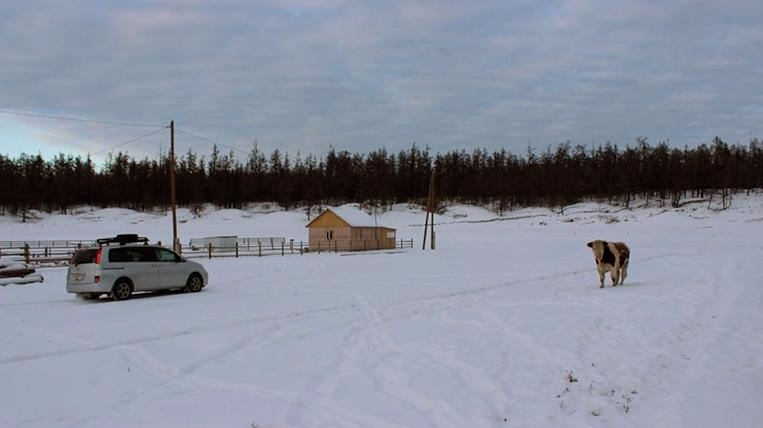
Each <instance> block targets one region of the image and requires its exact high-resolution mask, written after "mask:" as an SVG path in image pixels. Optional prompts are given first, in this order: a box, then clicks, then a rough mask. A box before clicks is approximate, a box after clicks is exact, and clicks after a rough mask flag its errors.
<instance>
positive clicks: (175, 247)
mask: <svg viewBox="0 0 763 428" xmlns="http://www.w3.org/2000/svg"><path fill="white" fill-rule="evenodd" d="M170 199H171V205H172V249H173V250H175V251H177V252H178V253H179V252H180V251H181V248H180V240H178V222H177V207H176V200H175V121H174V120H171V121H170Z"/></svg>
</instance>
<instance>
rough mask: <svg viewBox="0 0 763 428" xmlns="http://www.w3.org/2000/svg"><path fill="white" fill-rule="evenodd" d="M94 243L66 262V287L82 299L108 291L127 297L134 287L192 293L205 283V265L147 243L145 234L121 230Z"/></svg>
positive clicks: (108, 292)
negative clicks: (117, 233)
mask: <svg viewBox="0 0 763 428" xmlns="http://www.w3.org/2000/svg"><path fill="white" fill-rule="evenodd" d="M97 243H98V246H96V247H90V248H83V249H80V250H77V251H76V252H75V253H74V254H73V255H72V258H71V260H70V262H69V270H68V272H67V275H66V291H68V292H69V293H75V294H77V296H79V297H81V298H83V299H97V298H99V297H100V296H101V295H102V294H108V295H109V297H110V298H111V299H113V300H126V299H129V298H130V296H131V295H132V293H133V292H136V291H158V290H171V289H181V290H185V291H188V292H194V293H195V292H198V291H201V289H202V288H204V287H205V286H206V285H207V281H208V274H207V271H206V270H205V269H204V266H202V265H201V264H199V263H197V262H194V261H191V260H187V259H186V258H184V257H183V256H181V255H179V254H177V253H176V252H174V251H172V250H170V249H168V248H164V247H162V246H161V245H150V244H149V243H148V239H147V238H145V237H140V236H138V235H135V234H122V235H117V236H115V237H113V238H103V239H99V240H98V241H97Z"/></svg>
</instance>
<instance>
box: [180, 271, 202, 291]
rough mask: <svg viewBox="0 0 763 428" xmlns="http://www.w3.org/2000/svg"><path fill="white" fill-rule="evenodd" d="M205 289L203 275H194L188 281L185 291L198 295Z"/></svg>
mask: <svg viewBox="0 0 763 428" xmlns="http://www.w3.org/2000/svg"><path fill="white" fill-rule="evenodd" d="M203 287H204V280H203V279H201V275H199V274H196V273H194V274H191V276H189V277H188V281H186V283H185V288H184V289H183V290H185V291H186V292H189V293H198V292H199V291H201V289H202V288H203Z"/></svg>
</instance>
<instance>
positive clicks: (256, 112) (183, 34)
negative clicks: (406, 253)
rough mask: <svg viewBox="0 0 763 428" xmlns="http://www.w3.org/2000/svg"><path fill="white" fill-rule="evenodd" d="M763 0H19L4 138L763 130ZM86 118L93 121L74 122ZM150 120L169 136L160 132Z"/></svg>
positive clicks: (302, 146) (5, 90) (301, 146)
mask: <svg viewBox="0 0 763 428" xmlns="http://www.w3.org/2000/svg"><path fill="white" fill-rule="evenodd" d="M761 22H763V3H761V2H760V1H756V0H749V1H746V0H739V1H736V0H731V1H724V2H719V1H715V0H708V1H675V0H670V1H638V2H632V1H596V0H574V1H572V0H560V1H503V0H495V1H492V0H487V1H475V2H464V1H460V0H444V1H426V0H424V1H407V0H406V1H397V0H383V1H375V0H371V1H346V0H263V1H256V2H252V1H243V0H242V1H216V2H203V1H180V0H158V1H136V0H125V1H118V2H117V1H95V0H73V1H70V2H65V3H62V2H58V1H52V0H29V1H24V2H17V1H4V2H0V40H2V43H0V69H2V73H0V93H2V97H0V154H4V155H6V156H11V157H16V156H18V155H19V154H20V153H26V154H37V153H42V154H43V155H44V156H45V157H50V156H53V155H55V154H58V153H64V154H71V155H79V156H83V157H84V156H87V155H88V154H89V155H91V156H93V157H94V158H95V159H102V158H103V157H105V156H106V155H108V154H109V153H116V152H117V151H122V152H126V153H128V154H130V155H131V156H133V157H135V158H138V159H140V158H143V157H144V156H147V157H150V158H152V157H156V156H157V155H159V154H161V153H167V152H168V150H169V146H170V135H169V130H168V129H167V127H168V125H169V123H170V121H174V123H175V128H176V132H175V146H176V151H177V152H178V153H180V154H182V153H185V152H187V151H188V150H193V151H194V152H196V153H197V154H201V155H205V154H209V153H211V150H212V146H213V145H218V147H219V148H220V149H221V150H222V151H223V152H229V151H232V152H233V153H234V154H235V155H236V156H241V157H243V158H245V157H246V156H247V154H248V153H249V152H250V150H251V149H252V147H253V145H254V144H255V142H256V144H257V146H258V148H259V149H260V150H263V151H264V152H266V153H270V152H272V151H273V150H274V149H279V150H280V151H281V152H285V153H287V154H290V155H291V157H292V158H293V157H295V156H296V155H297V154H298V153H299V154H301V155H302V156H305V155H306V154H313V155H316V156H321V155H324V154H326V153H327V152H328V151H329V150H330V149H331V148H334V149H336V150H338V151H341V150H348V151H350V152H353V153H369V152H371V151H375V150H378V149H381V148H385V149H386V150H387V151H390V152H397V151H399V150H405V149H409V148H410V147H411V146H412V144H414V143H415V144H416V145H417V146H418V147H421V148H425V147H429V148H430V152H432V153H433V154H434V153H438V152H439V153H445V152H449V151H453V150H466V151H467V152H471V151H472V150H474V149H476V148H486V149H487V150H488V151H491V152H492V151H494V150H500V149H506V150H509V151H511V152H513V153H517V154H524V153H526V152H527V150H528V147H532V148H534V149H537V150H544V149H545V148H547V147H553V146H556V145H558V144H560V143H564V142H567V141H569V142H570V143H572V144H573V145H577V144H581V145H585V146H594V147H595V146H598V145H602V144H605V143H606V142H611V143H613V144H617V145H618V146H620V147H624V146H625V145H627V144H629V143H630V144H632V143H634V142H635V140H636V138H637V137H646V138H647V139H648V141H649V142H650V143H652V144H657V143H659V142H667V143H668V144H669V145H671V146H674V147H679V148H683V147H685V146H688V147H694V146H696V145H698V144H701V143H709V142H710V141H711V140H712V139H713V137H715V136H719V137H721V138H722V139H723V140H724V141H726V142H728V143H731V144H736V143H741V144H747V143H748V142H749V141H750V139H751V138H761V137H763V90H761V84H760V76H761V75H763V55H762V53H763V28H761V26H760V23H761ZM71 119H76V120H71ZM148 134H150V135H148Z"/></svg>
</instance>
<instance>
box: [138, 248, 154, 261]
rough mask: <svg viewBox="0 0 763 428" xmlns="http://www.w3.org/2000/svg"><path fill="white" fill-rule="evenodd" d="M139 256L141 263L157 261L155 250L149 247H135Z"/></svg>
mask: <svg viewBox="0 0 763 428" xmlns="http://www.w3.org/2000/svg"><path fill="white" fill-rule="evenodd" d="M135 249H136V250H137V252H138V253H139V254H140V261H141V262H155V261H157V260H158V259H157V257H156V249H155V248H151V247H135Z"/></svg>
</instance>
